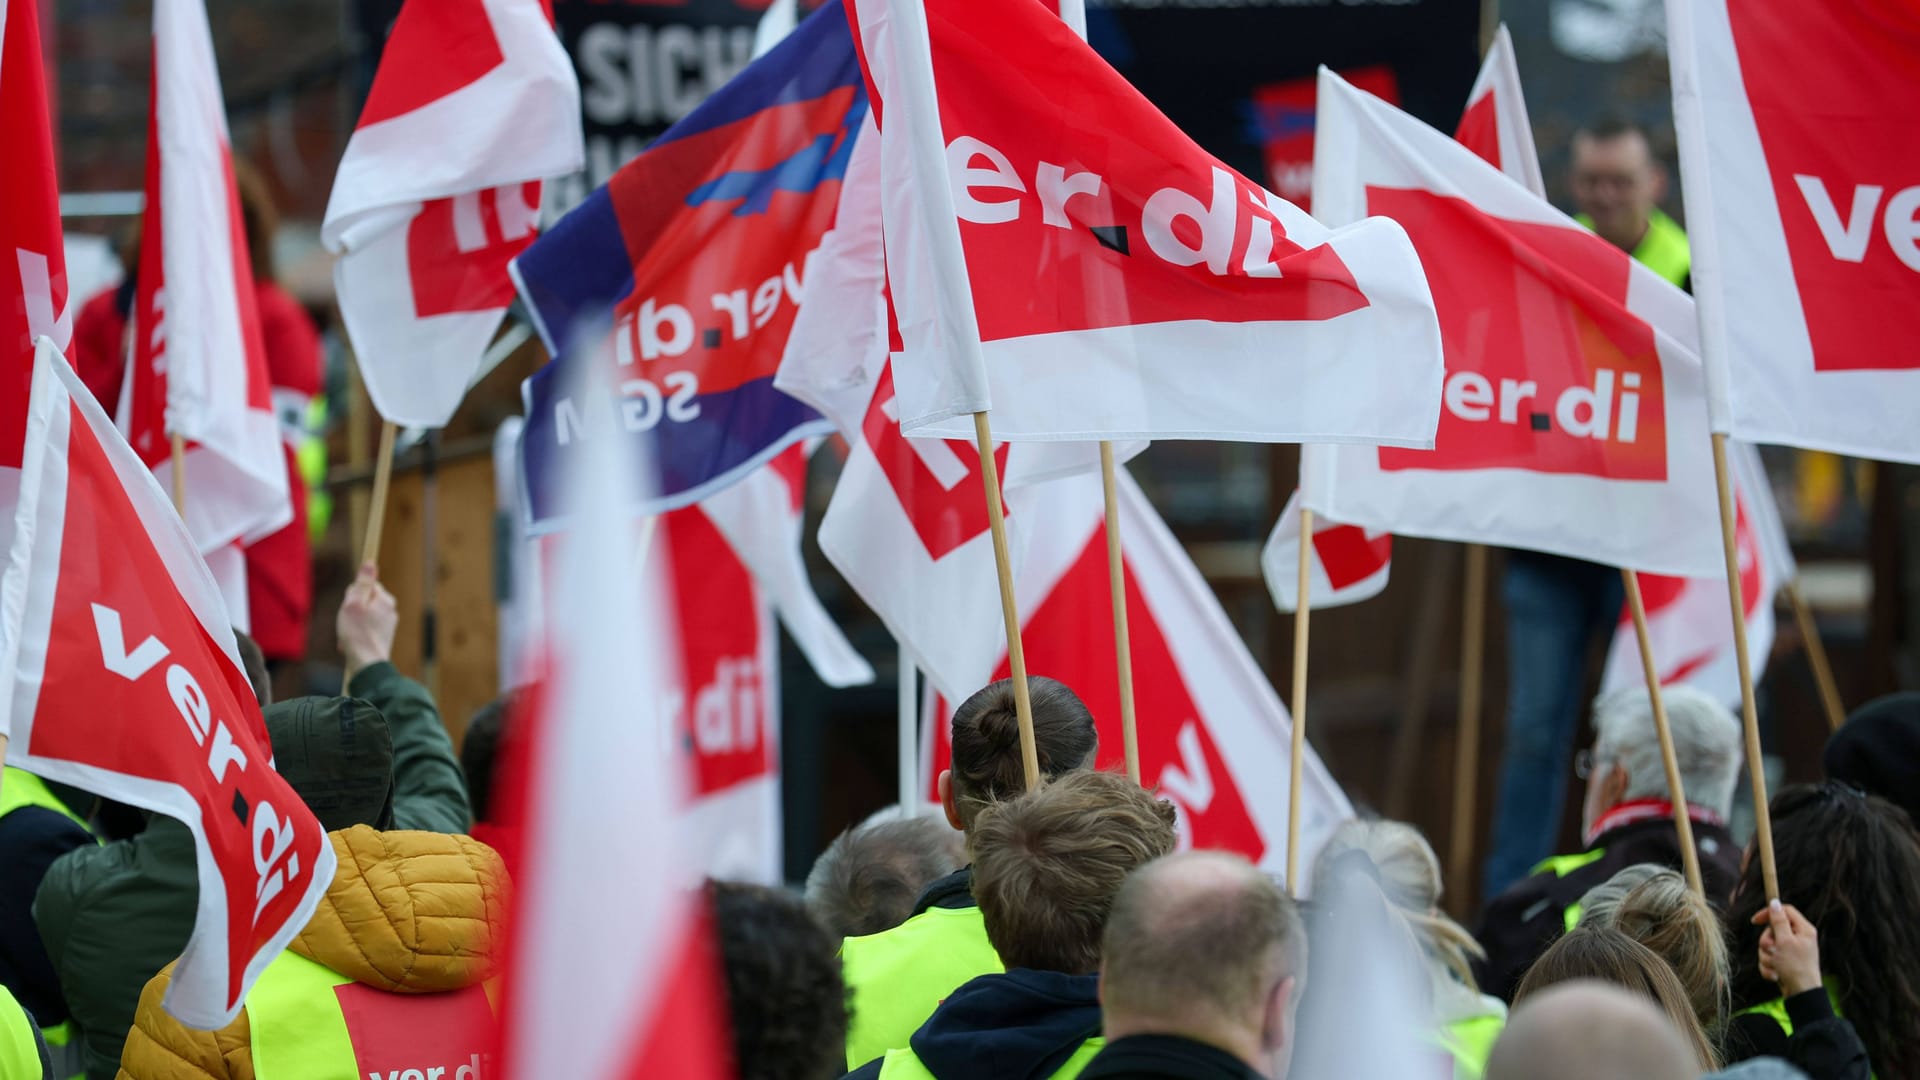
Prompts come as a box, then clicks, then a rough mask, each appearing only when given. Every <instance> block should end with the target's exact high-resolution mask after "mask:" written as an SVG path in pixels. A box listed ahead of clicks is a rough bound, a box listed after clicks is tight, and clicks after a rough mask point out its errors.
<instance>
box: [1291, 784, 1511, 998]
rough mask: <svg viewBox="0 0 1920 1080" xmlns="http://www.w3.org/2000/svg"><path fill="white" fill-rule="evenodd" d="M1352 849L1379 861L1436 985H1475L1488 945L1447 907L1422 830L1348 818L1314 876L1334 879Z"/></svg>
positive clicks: (1317, 861) (1385, 891)
mask: <svg viewBox="0 0 1920 1080" xmlns="http://www.w3.org/2000/svg"><path fill="white" fill-rule="evenodd" d="M1351 851H1357V852H1360V853H1362V854H1364V855H1365V856H1366V857H1367V860H1368V861H1369V862H1371V863H1372V864H1373V868H1374V870H1375V871H1376V872H1377V874H1378V879H1379V883H1380V892H1381V894H1382V895H1383V896H1385V897H1386V899H1387V902H1388V903H1389V904H1390V905H1392V906H1393V908H1394V910H1395V912H1396V913H1397V914H1398V915H1399V917H1400V918H1401V919H1403V920H1404V921H1405V922H1406V924H1407V927H1408V929H1410V930H1411V931H1412V932H1413V936H1414V937H1415V938H1417V939H1418V940H1419V942H1420V947H1421V951H1422V952H1423V953H1424V954H1425V956H1426V959H1427V967H1428V969H1429V976H1430V981H1432V982H1433V983H1434V985H1435V987H1436V988H1441V987H1445V986H1446V985H1448V984H1449V983H1457V984H1458V985H1461V986H1464V987H1466V988H1468V989H1469V990H1472V989H1475V988H1476V985H1477V984H1476V983H1475V982H1474V978H1473V961H1474V960H1475V959H1482V958H1485V956H1486V955H1487V954H1486V950H1485V949H1482V948H1481V947H1480V943H1479V942H1477V941H1475V940H1473V935H1472V934H1470V933H1468V932H1467V930H1466V929H1465V928H1464V927H1462V926H1461V925H1460V924H1459V923H1456V922H1454V921H1453V920H1452V919H1450V918H1448V917H1447V916H1446V915H1445V914H1443V913H1442V912H1441V910H1440V896H1441V893H1442V891H1443V886H1442V884H1441V881H1440V858H1439V856H1437V855H1435V854H1434V853H1433V846H1432V845H1431V844H1429V843H1427V838H1426V837H1424V836H1422V835H1420V830H1419V829H1416V828H1414V827H1413V826H1411V825H1408V824H1406V823H1405V822H1400V821H1384V820H1382V821H1358V820H1356V821H1347V822H1343V823H1342V824H1341V825H1340V827H1339V828H1337V829H1335V830H1334V831H1333V835H1332V836H1331V837H1329V838H1328V839H1327V843H1326V846H1325V847H1322V848H1321V849H1320V854H1319V855H1318V856H1316V857H1315V858H1314V880H1315V881H1325V880H1330V879H1331V877H1332V875H1333V873H1334V870H1333V867H1334V864H1335V863H1337V862H1338V861H1339V860H1340V859H1341V857H1342V856H1343V855H1346V853H1348V852H1351Z"/></svg>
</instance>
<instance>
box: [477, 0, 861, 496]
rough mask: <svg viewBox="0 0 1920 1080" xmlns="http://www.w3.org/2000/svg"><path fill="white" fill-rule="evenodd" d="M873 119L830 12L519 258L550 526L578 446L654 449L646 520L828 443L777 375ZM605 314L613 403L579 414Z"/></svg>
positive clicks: (532, 445)
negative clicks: (539, 364)
mask: <svg viewBox="0 0 1920 1080" xmlns="http://www.w3.org/2000/svg"><path fill="white" fill-rule="evenodd" d="M866 112H867V96H866V92H865V90H864V88H863V86H862V84H861V80H860V67H859V64H858V62H857V61H856V60H855V57H854V51H853V41H852V38H851V36H850V35H849V33H848V29H847V20H846V16H845V14H844V13H843V11H842V9H841V7H840V5H839V4H838V3H837V2H836V3H829V4H827V5H826V6H824V7H822V8H821V9H820V10H819V11H817V12H815V13H814V14H813V15H812V16H810V17H809V18H808V19H807V21H806V22H804V23H802V24H801V25H800V27H799V28H798V29H796V30H795V31H794V32H793V33H792V34H791V35H789V36H788V37H787V38H786V39H785V40H784V41H782V42H781V43H780V44H779V45H778V46H776V47H775V48H774V49H773V50H772V51H771V52H769V53H767V54H766V55H765V56H763V57H761V58H760V59H758V60H756V61H754V62H753V63H752V64H751V65H749V66H748V67H747V69H746V70H745V71H742V72H741V73H740V74H739V75H738V76H737V77H736V78H734V80H733V81H732V82H730V83H728V84H727V85H726V86H724V87H722V88H720V90H719V91H718V92H716V93H715V94H714V95H713V96H712V97H710V98H708V99H707V100H706V101H705V102H704V103H702V104H701V105H700V107H699V108H697V109H695V110H694V111H693V112H692V113H690V114H688V116H687V117H686V118H685V119H683V120H681V121H680V122H679V123H678V124H675V125H674V126H673V127H671V128H669V129H668V130H667V131H666V132H665V133H664V134H662V135H661V136H660V138H659V139H658V140H657V141H655V143H654V144H653V145H652V146H651V147H650V148H649V149H648V150H647V151H646V152H645V153H643V154H641V155H640V156H639V157H638V158H635V159H634V160H633V161H632V162H629V163H628V164H627V165H626V166H625V167H624V168H622V169H621V170H620V171H619V172H618V173H615V174H614V176H613V178H612V179H611V180H609V181H608V182H607V184H606V186H605V187H602V188H600V189H598V190H596V191H595V192H594V193H593V194H592V195H590V196H588V198H587V200H586V201H585V202H584V203H582V204H581V205H580V206H579V207H578V208H576V209H575V210H574V211H573V212H572V213H570V214H568V215H567V216H566V217H564V218H562V219H561V220H560V222H559V223H558V224H557V225H555V226H554V228H553V229H552V230H550V231H549V232H548V233H547V234H546V235H544V236H542V237H541V238H540V239H539V240H538V241H536V242H535V243H534V244H533V246H532V247H530V248H528V249H527V250H526V251H525V252H524V253H523V254H521V255H520V256H519V257H518V258H516V259H515V260H514V261H513V264H512V267H511V270H512V273H513V275H514V278H515V281H516V283H517V284H518V286H519V289H520V294H521V296H522V297H523V298H524V299H525V300H526V302H527V306H528V308H529V309H530V311H531V312H532V315H533V319H534V322H535V325H536V326H537V327H538V328H539V330H540V334H541V337H542V338H543V339H545V341H546V343H547V347H548V349H549V350H550V351H551V352H552V353H553V355H554V362H553V363H552V364H549V365H547V366H546V367H545V368H543V369H541V370H540V371H538V372H536V373H535V374H534V376H533V377H532V378H531V379H529V380H528V381H527V384H526V387H525V396H526V405H527V426H526V429H525V432H524V435H523V438H522V443H521V446H522V455H523V458H522V462H523V466H524V469H525V472H526V475H527V477H528V479H529V481H530V483H529V489H528V495H529V507H530V510H531V514H532V518H533V521H534V524H535V528H536V529H538V528H541V527H542V526H543V523H547V525H548V526H549V527H550V523H551V521H552V519H553V518H554V517H555V515H556V513H557V512H558V509H559V508H558V506H557V504H556V501H555V499H556V493H555V492H553V491H551V490H549V485H547V484H545V483H543V482H542V481H541V479H540V478H542V477H547V476H554V475H559V474H560V472H562V471H564V469H563V468H560V467H559V463H560V461H561V459H563V458H564V457H566V456H567V455H569V454H572V453H576V452H577V450H578V445H579V444H580V443H581V442H582V440H585V439H593V438H614V439H621V440H629V441H631V442H633V443H634V444H635V448H636V449H638V447H639V446H640V445H641V444H643V443H645V444H649V445H650V453H651V460H652V461H653V462H654V467H655V468H656V469H657V470H658V475H657V478H651V479H653V480H655V481H656V482H655V485H654V490H653V493H652V494H651V495H649V496H648V497H647V498H646V499H644V500H642V501H640V502H639V504H638V505H637V506H636V507H635V508H634V509H635V510H636V511H637V512H658V511H662V510H667V509H672V508H675V507H679V506H684V505H687V504H689V503H693V502H697V501H698V500H700V499H702V498H704V497H706V496H707V495H710V494H712V493H714V492H715V491H717V490H719V489H720V488H722V487H725V486H726V485H727V484H730V483H732V482H734V481H735V480H737V479H739V478H740V477H742V476H744V475H745V474H746V473H747V472H748V471H750V470H751V469H753V468H754V467H755V466H757V465H759V464H761V463H763V462H765V461H766V460H768V459H769V458H771V457H772V456H773V455H774V454H776V453H778V452H779V451H780V450H781V449H783V448H784V447H786V446H788V445H790V444H791V443H793V442H795V441H797V440H799V439H801V438H804V437H806V436H809V435H816V434H826V433H827V432H828V431H829V430H830V426H829V425H828V424H827V423H826V421H824V420H823V419H822V418H821V417H820V415H819V414H818V413H816V412H815V411H814V410H813V409H812V408H809V407H808V406H807V405H805V404H803V403H801V402H800V401H799V400H797V399H795V398H792V397H789V396H788V395H787V394H785V393H783V392H781V391H779V390H777V389H775V388H774V385H773V375H774V371H775V370H776V369H777V367H778V366H779V363H780V358H781V356H782V355H783V353H784V351H785V348H786V342H787V337H788V334H789V332H790V331H791V329H792V327H793V320H794V313H795V311H796V309H797V308H798V307H799V305H800V301H801V296H802V293H803V290H804V288H805V286H806V283H807V281H808V279H809V278H810V276H811V271H812V269H813V266H812V264H813V262H814V260H813V259H812V255H813V253H814V251H815V249H817V248H818V247H819V246H820V242H821V238H822V237H823V236H824V235H825V234H826V233H827V231H828V230H829V229H830V228H832V226H833V222H834V216H835V209H836V207H837V205H838V202H839V194H840V182H841V178H842V177H843V176H844V175H845V173H846V169H847V163H848V161H849V159H850V158H851V157H852V154H853V147H854V142H855V136H856V134H857V132H858V131H859V128H860V123H861V121H862V119H864V117H865V116H866ZM609 318H611V322H612V329H611V332H612V339H613V340H612V349H611V353H612V356H613V363H614V365H615V368H616V370H615V372H614V380H613V382H614V387H615V394H614V396H611V397H609V396H597V397H596V398H594V399H592V400H577V399H576V398H575V397H574V396H573V395H572V394H571V393H570V392H569V390H568V387H569V384H570V380H569V379H568V378H567V377H566V376H567V372H568V370H569V369H570V368H571V367H573V366H574V365H576V364H579V363H585V362H589V358H590V357H592V356H593V355H594V349H593V348H591V347H590V346H597V345H600V344H603V343H604V342H605V335H606V334H607V332H608V330H607V323H608V320H609Z"/></svg>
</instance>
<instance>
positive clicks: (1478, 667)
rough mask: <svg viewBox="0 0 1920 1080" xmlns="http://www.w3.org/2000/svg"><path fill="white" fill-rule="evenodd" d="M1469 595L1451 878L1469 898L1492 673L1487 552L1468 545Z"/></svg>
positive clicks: (1464, 618)
mask: <svg viewBox="0 0 1920 1080" xmlns="http://www.w3.org/2000/svg"><path fill="white" fill-rule="evenodd" d="M1466 579H1467V583H1466V592H1465V594H1464V595H1463V596H1462V598H1461V599H1462V608H1463V610H1462V613H1461V616H1460V718H1459V725H1458V727H1457V728H1456V729H1455V732H1454V744H1453V827H1452V831H1451V833H1450V834H1449V836H1448V844H1447V880H1448V881H1451V882H1453V883H1454V887H1455V892H1456V895H1462V896H1464V895H1465V883H1466V882H1468V881H1470V880H1472V878H1473V867H1472V865H1471V863H1472V861H1473V835H1474V827H1473V826H1474V810H1475V808H1476V806H1477V804H1478V802H1479V799H1478V796H1479V787H1480V698H1481V690H1482V687H1483V685H1484V684H1483V682H1482V678H1483V677H1484V675H1485V671H1486V637H1487V549H1486V545H1484V544H1468V545H1467V572H1466Z"/></svg>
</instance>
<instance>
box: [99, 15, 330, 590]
mask: <svg viewBox="0 0 1920 1080" xmlns="http://www.w3.org/2000/svg"><path fill="white" fill-rule="evenodd" d="M146 196H147V201H146V214H145V219H144V220H143V222H142V225H141V234H140V236H141V240H140V267H139V289H138V291H137V296H136V298H135V301H134V316H133V322H134V329H133V362H132V363H131V364H129V365H128V373H127V389H126V390H125V391H124V392H123V393H122V394H121V395H120V416H119V422H120V431H121V432H122V433H123V434H124V435H125V436H126V437H127V441H128V442H129V443H131V444H132V446H133V449H134V452H135V453H138V454H139V455H140V460H142V461H144V462H146V463H147V465H148V467H150V468H152V469H154V470H156V472H157V473H158V474H160V475H161V476H163V477H164V476H166V475H167V473H168V470H169V468H170V466H169V464H168V459H169V457H170V456H171V451H172V447H171V442H170V437H171V436H173V435H176V434H177V435H180V436H183V437H184V438H185V439H186V441H187V447H186V481H187V483H186V520H187V529H188V531H189V532H190V533H191V534H192V535H193V538H194V541H195V543H197V544H198V545H199V548H200V551H201V552H202V553H203V554H204V553H209V552H212V551H215V550H217V549H219V548H222V547H225V546H226V545H228V544H230V543H232V542H233V541H235V540H242V541H247V542H252V541H254V540H258V539H260V538H261V537H265V536H269V535H271V534H273V533H275V532H277V531H279V530H280V528H281V527H282V526H284V525H286V524H287V523H288V522H289V521H292V520H293V504H292V503H291V502H290V501H289V496H288V492H287V463H286V457H285V452H284V451H283V450H282V449H281V442H280V425H279V421H278V420H276V419H275V417H274V413H273V387H272V384H271V383H270V382H269V380H268V376H267V361H266V349H265V346H264V345H263V344H262V342H261V337H260V313H259V310H258V307H257V305H256V303H255V297H254V283H253V263H252V260H251V259H250V258H248V255H247V237H246V231H245V229H244V228H243V227H242V225H241V218H240V196H239V193H238V192H237V191H236V190H235V188H234V182H233V153H232V149H231V147H230V146H229V144H228V140H227V115H226V105H225V102H224V100H223V99H222V97H221V96H220V73H219V71H218V70H217V69H216V68H215V66H214V58H213V37H212V35H211V34H210V33H209V32H208V29H207V9H206V6H205V4H204V0H155V3H154V5H153V96H152V101H151V102H150V103H149V109H148V114H147V180H146Z"/></svg>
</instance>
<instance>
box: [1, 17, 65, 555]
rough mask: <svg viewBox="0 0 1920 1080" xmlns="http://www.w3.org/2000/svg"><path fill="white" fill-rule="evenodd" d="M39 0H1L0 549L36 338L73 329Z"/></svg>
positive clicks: (60, 343) (7, 530)
mask: <svg viewBox="0 0 1920 1080" xmlns="http://www.w3.org/2000/svg"><path fill="white" fill-rule="evenodd" d="M38 7H39V5H38V4H37V3H35V2H34V0H0V146H6V147H8V148H9V156H8V164H7V198H5V199H3V200H0V282H5V283H6V287H5V288H3V289H0V297H4V299H0V549H4V548H5V546H6V544H7V541H8V538H9V537H10V536H12V531H11V530H12V528H13V524H12V522H13V507H14V498H15V495H16V493H17V492H18V491H19V485H20V450H21V447H22V446H24V445H25V443H26V434H27V396H28V388H29V387H30V386H31V385H32V383H33V339H34V338H36V337H39V336H41V335H45V336H47V337H48V338H50V339H52V341H53V344H54V347H55V348H57V349H60V350H62V351H64V350H65V349H66V348H67V345H68V344H69V343H70V342H71V341H72V338H73V311H72V309H71V308H70V307H68V303H67V262H66V255H65V248H64V245H63V243H62V241H61V232H60V192H59V184H58V182H57V178H56V177H55V175H54V168H53V136H52V133H51V131H50V130H49V127H48V120H47V80H46V74H45V72H44V71H42V70H41V62H40V28H39V15H38V13H37V10H36V9H37V8H38Z"/></svg>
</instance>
